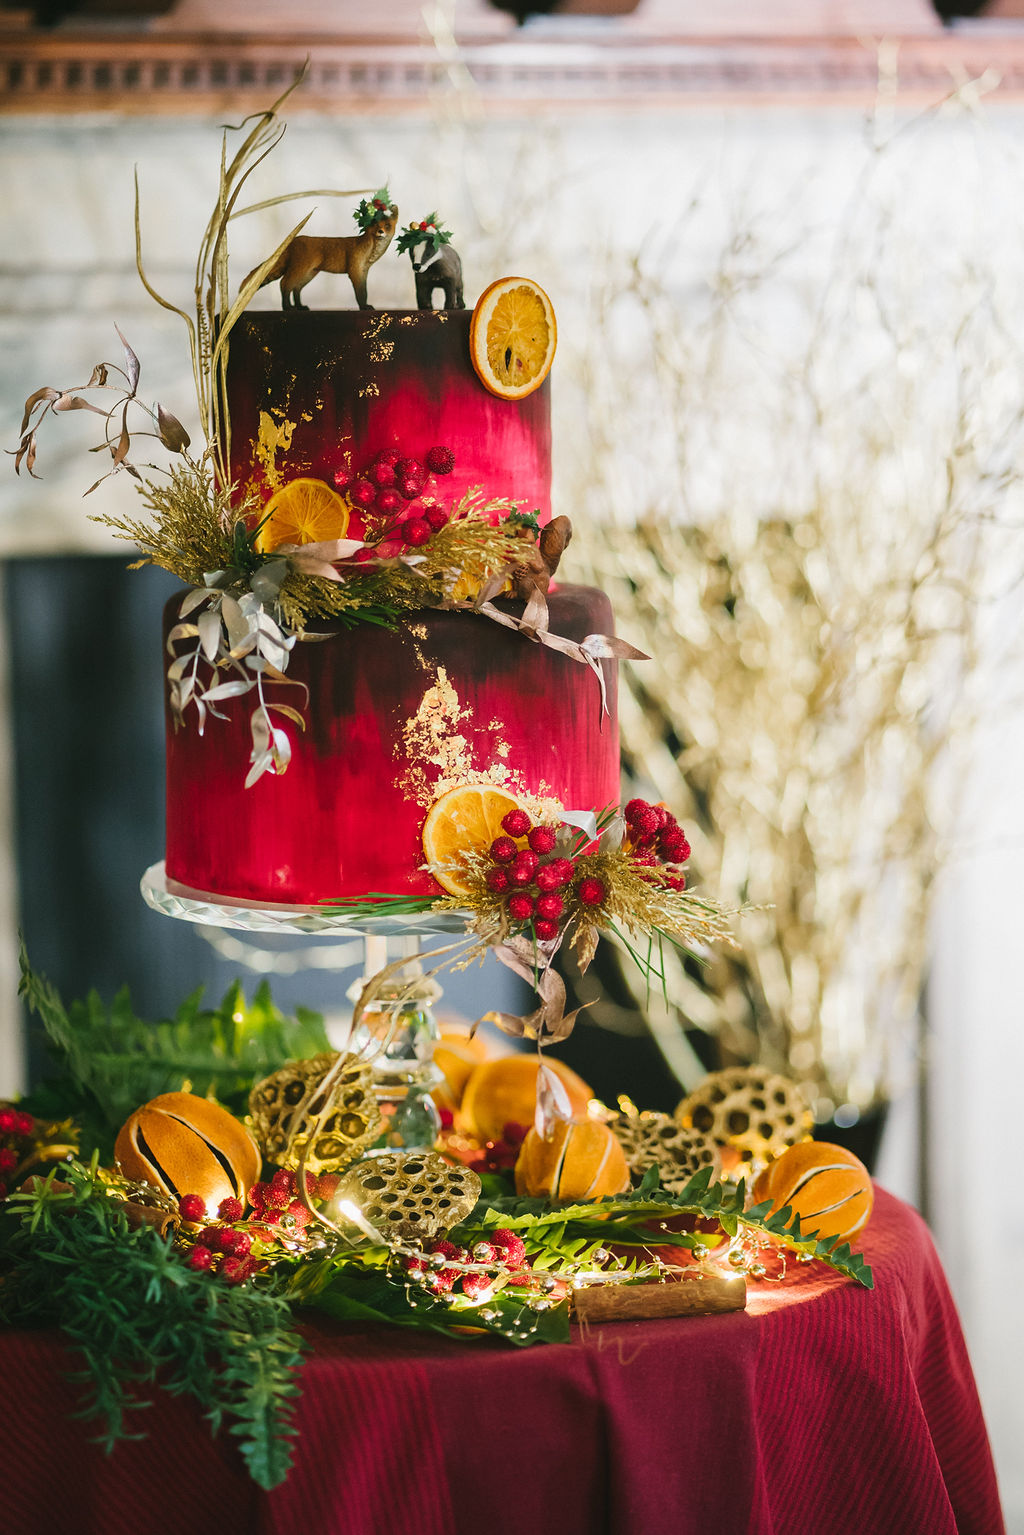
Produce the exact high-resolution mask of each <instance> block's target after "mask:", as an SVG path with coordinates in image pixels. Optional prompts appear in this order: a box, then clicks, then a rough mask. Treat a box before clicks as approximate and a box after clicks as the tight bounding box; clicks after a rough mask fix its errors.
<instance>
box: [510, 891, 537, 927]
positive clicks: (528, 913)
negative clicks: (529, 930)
mask: <svg viewBox="0 0 1024 1535" xmlns="http://www.w3.org/2000/svg"><path fill="white" fill-rule="evenodd" d="M508 914H509V916H510V917H511V918H512V920H513V922H528V921H529V919H530V918H531V917H532V916H533V896H532V895H526V894H525V892H523V891H517V892H516V894H515V895H510V896H509V898H508Z"/></svg>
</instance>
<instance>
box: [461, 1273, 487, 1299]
mask: <svg viewBox="0 0 1024 1535" xmlns="http://www.w3.org/2000/svg"><path fill="white" fill-rule="evenodd" d="M493 1283H494V1279H493V1276H492V1275H491V1274H474V1273H469V1274H463V1276H462V1293H463V1295H467V1296H468V1297H469V1299H470V1300H478V1299H479V1298H480V1297H481V1296H483V1295H486V1294H487V1293H488V1292H489V1291H490V1288H491V1285H492V1284H493Z"/></svg>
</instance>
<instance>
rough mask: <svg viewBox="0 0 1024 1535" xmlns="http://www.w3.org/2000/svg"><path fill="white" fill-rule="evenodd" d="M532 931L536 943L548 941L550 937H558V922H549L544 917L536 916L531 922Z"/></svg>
mask: <svg viewBox="0 0 1024 1535" xmlns="http://www.w3.org/2000/svg"><path fill="white" fill-rule="evenodd" d="M533 931H534V932H535V933H536V935H537V941H538V943H550V942H551V939H552V938H557V937H558V923H557V922H549V921H548V920H547V918H546V917H538V918H537V920H536V921H535V922H534V924H533Z"/></svg>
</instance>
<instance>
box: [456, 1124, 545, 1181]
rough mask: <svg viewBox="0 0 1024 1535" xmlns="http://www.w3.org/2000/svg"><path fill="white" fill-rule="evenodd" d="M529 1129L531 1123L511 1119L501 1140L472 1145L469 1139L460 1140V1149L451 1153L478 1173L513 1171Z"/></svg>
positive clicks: (503, 1131) (502, 1133) (503, 1130)
mask: <svg viewBox="0 0 1024 1535" xmlns="http://www.w3.org/2000/svg"><path fill="white" fill-rule="evenodd" d="M528 1129H529V1125H520V1124H516V1122H515V1121H514V1120H509V1122H508V1124H506V1125H505V1126H504V1128H503V1129H502V1132H501V1139H500V1140H497V1141H485V1142H484V1144H483V1145H482V1146H479V1145H477V1144H476V1143H475V1142H474V1143H473V1144H472V1145H471V1144H470V1143H469V1142H468V1141H467V1142H461V1141H460V1145H459V1147H458V1149H455V1148H453V1149H452V1152H451V1155H453V1156H457V1157H458V1158H459V1160H460V1161H461V1162H464V1163H465V1164H466V1166H467V1167H471V1168H473V1170H474V1172H477V1173H508V1172H511V1171H512V1169H513V1168H514V1167H515V1165H516V1163H517V1161H518V1160H519V1153H520V1151H521V1150H522V1146H523V1142H524V1141H525V1139H526V1133H527V1131H528ZM463 1146H464V1148H465V1149H463Z"/></svg>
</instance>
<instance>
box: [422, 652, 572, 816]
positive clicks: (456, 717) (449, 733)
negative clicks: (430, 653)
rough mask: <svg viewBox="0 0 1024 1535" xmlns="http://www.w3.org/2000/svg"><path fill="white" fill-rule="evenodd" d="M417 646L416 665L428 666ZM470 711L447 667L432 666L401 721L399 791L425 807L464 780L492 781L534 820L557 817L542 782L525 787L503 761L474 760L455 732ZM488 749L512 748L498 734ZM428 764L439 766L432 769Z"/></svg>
mask: <svg viewBox="0 0 1024 1535" xmlns="http://www.w3.org/2000/svg"><path fill="white" fill-rule="evenodd" d="M415 651H416V659H417V661H419V663H420V665H421V666H422V667H424V669H425V670H427V671H428V672H431V668H430V665H429V663H428V661H427V660H426V658H425V656H424V655H423V652H422V651H421V650H420V648H419V646H418V645H417V646H416V647H415ZM472 717H473V715H472V710H471V709H469V708H468V707H463V704H462V701H461V699H460V698H459V695H458V691H457V689H456V688H455V686H454V684H453V683H452V681H451V679H450V678H449V676H448V672H447V670H446V668H445V667H443V666H439V667H438V668H437V670H436V672H431V681H430V682H429V683H428V685H427V687H426V688H425V689H424V692H423V697H422V698H421V699H420V703H419V707H418V708H417V710H416V713H415V714H414V715H412V716H411V717H410V718H409V719H407V720H406V722H405V724H404V726H403V727H402V741H403V746H404V755H405V759H406V762H407V764H408V766H407V768H406V771H405V773H404V774H403V775H402V778H401V779H400V784H401V788H402V792H403V794H406V795H407V796H408V797H409V798H410V799H414V800H415V801H416V803H417V804H418V805H422V806H423V807H424V809H427V808H429V806H431V805H432V804H433V803H434V801H435V800H437V799H439V798H440V797H441V795H442V794H447V793H448V791H449V789H457V788H459V787H460V786H461V785H462V784H467V783H478V784H493V785H494V786H495V788H501V789H508V790H509V791H510V793H513V794H514V795H515V796H516V798H517V799H518V800H519V801H520V802H521V803H522V805H523V807H524V809H525V810H527V811H528V812H529V813H530V814H531V815H532V816H533V817H534V819H535V820H538V821H551V820H555V819H557V818H558V817H559V816H560V815H561V812H562V806H561V804H560V803H559V801H558V800H557V799H555V797H554V796H553V794H552V793H551V790H550V788H549V787H548V785H547V784H546V783H543V782H542V783H540V784H538V785H537V786H536V788H535V789H534V788H528V787H527V786H526V785H525V784H524V783H523V781H522V778H521V776H520V775H519V774H518V773H516V772H515V771H514V770H513V769H512V768H510V767H509V766H508V764H507V763H505V762H501V761H494V760H493V759H492V760H491V761H489V762H486V763H484V764H480V763H478V762H477V761H475V760H474V754H473V750H472V748H471V746H470V744H469V742H468V741H467V739H466V737H465V735H463V734H461V733H460V732H459V726H460V724H462V722H463V721H464V720H471V719H472ZM487 728H488V730H489V731H491V732H497V731H499V730H503V729H504V726H503V724H502V722H501V721H500V720H492V721H491V723H490V725H489V726H488V727H487ZM489 749H490V750H491V751H492V752H495V753H496V754H497V756H499V757H507V756H508V755H510V751H511V748H510V747H509V745H508V743H507V742H505V741H501V740H498V741H497V742H493V741H492V742H490V743H489ZM400 751H402V748H401V747H399V748H396V756H397V755H398V754H399V752H400ZM431 768H434V769H437V772H436V773H433V772H430V771H429V770H430V769H431Z"/></svg>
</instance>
